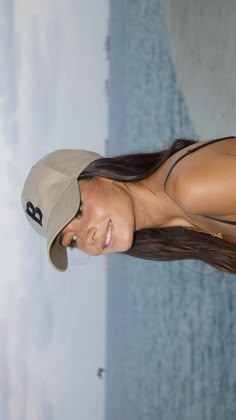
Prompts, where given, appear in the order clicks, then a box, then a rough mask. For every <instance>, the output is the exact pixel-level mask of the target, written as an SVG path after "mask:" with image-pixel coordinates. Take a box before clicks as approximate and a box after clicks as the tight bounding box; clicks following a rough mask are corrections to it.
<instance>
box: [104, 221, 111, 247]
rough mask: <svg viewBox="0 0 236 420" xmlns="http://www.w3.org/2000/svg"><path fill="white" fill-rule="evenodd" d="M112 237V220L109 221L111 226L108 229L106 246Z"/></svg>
mask: <svg viewBox="0 0 236 420" xmlns="http://www.w3.org/2000/svg"><path fill="white" fill-rule="evenodd" d="M110 239H111V221H110V222H109V227H108V231H107V237H106V242H105V246H107V245H108V244H109V242H110Z"/></svg>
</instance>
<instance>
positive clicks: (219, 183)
mask: <svg viewBox="0 0 236 420" xmlns="http://www.w3.org/2000/svg"><path fill="white" fill-rule="evenodd" d="M204 143H209V142H199V143H198V144H197V145H194V146H193V147H191V149H190V148H188V149H190V153H186V152H188V150H185V151H183V153H182V154H181V155H180V156H174V157H175V159H173V157H172V162H170V163H169V170H167V176H168V173H169V172H170V174H169V176H168V179H167V182H166V185H165V190H166V193H167V194H168V195H169V196H170V197H171V199H172V200H174V201H175V202H176V204H178V205H179V206H180V207H181V208H182V209H183V210H184V211H186V212H189V213H193V214H194V213H199V212H201V209H202V207H203V206H204V203H205V204H207V202H208V201H209V200H212V196H214V197H217V196H218V194H217V192H218V193H219V192H220V191H222V190H223V189H224V188H225V179H226V174H227V173H228V172H229V171H230V173H229V174H228V175H227V177H228V178H227V179H229V177H231V176H232V175H233V173H232V172H233V171H235V175H236V166H235V164H236V141H235V139H234V142H233V143H232V141H231V140H228V142H224V141H222V142H218V143H214V144H212V145H211V144H210V143H209V144H208V145H207V146H206V147H203V148H201V149H199V150H196V151H195V152H192V151H193V150H194V149H195V148H196V147H198V146H199V145H201V144H204ZM181 156H184V157H183V158H182V159H180V160H179V161H178V159H179V157H181ZM232 159H233V162H232ZM177 161H178V162H177ZM175 162H176V165H175V166H174V167H173V165H174V163H175ZM231 167H232V169H231ZM234 168H235V169H234ZM167 169H168V168H167ZM234 179H235V178H234Z"/></svg>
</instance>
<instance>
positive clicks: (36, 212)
mask: <svg viewBox="0 0 236 420" xmlns="http://www.w3.org/2000/svg"><path fill="white" fill-rule="evenodd" d="M26 213H27V214H28V216H29V217H31V219H33V220H34V221H35V222H36V223H38V224H39V225H40V226H42V220H43V213H42V212H41V210H40V208H39V207H34V206H33V204H32V203H31V201H28V202H27V204H26Z"/></svg>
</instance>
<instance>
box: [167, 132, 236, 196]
mask: <svg viewBox="0 0 236 420" xmlns="http://www.w3.org/2000/svg"><path fill="white" fill-rule="evenodd" d="M235 138H236V137H234V136H230V137H222V138H220V139H215V140H211V141H209V142H208V143H204V144H200V146H198V147H195V149H189V150H187V152H186V153H185V154H184V155H182V156H180V157H179V158H178V159H177V160H176V161H175V162H174V163H173V165H172V166H171V168H170V169H169V172H168V174H167V176H166V179H165V182H164V190H165V191H166V183H167V181H168V178H169V176H170V174H171V172H172V170H173V169H174V167H175V165H177V163H179V162H180V161H181V160H182V159H183V158H184V157H185V156H187V155H189V154H190V153H194V152H196V151H197V150H199V149H202V148H203V147H206V146H208V145H210V144H213V143H217V142H218V141H222V140H228V139H235ZM186 147H188V146H186Z"/></svg>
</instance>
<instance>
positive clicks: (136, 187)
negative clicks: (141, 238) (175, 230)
mask: <svg viewBox="0 0 236 420" xmlns="http://www.w3.org/2000/svg"><path fill="white" fill-rule="evenodd" d="M125 185H126V188H127V190H128V191H129V193H130V194H131V196H132V199H133V206H134V214H135V230H141V229H148V228H160V227H167V226H177V225H179V224H180V225H181V209H179V208H178V206H176V205H174V203H173V202H172V200H171V199H170V198H169V197H168V196H167V194H166V193H165V191H163V190H161V189H158V186H157V185H155V184H154V183H153V182H152V179H151V177H149V178H146V179H144V180H142V181H138V182H132V183H127V184H125Z"/></svg>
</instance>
